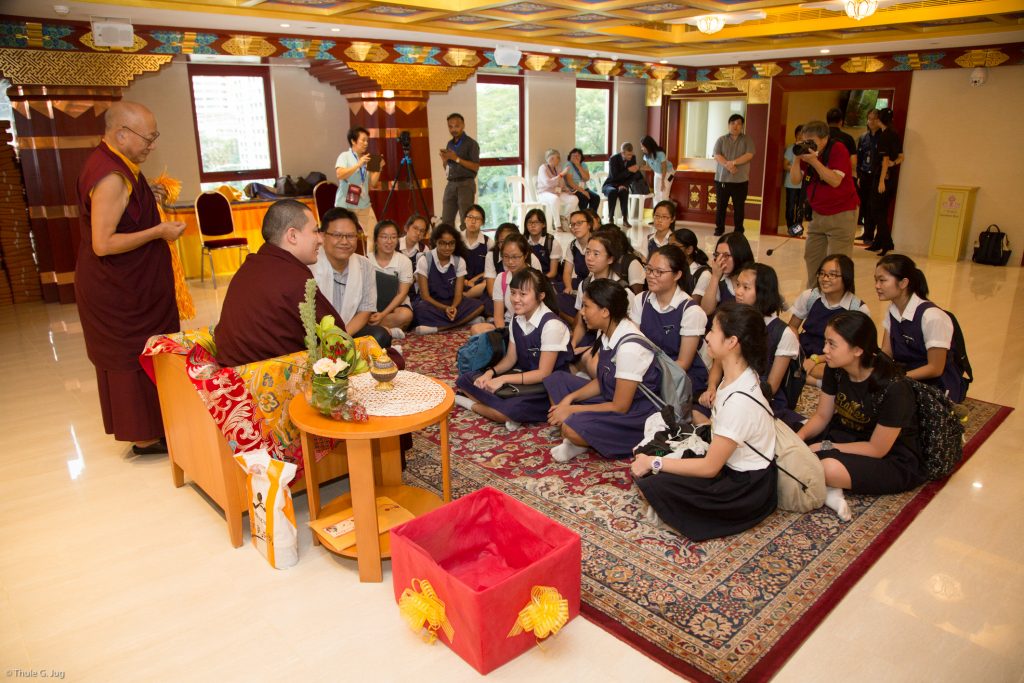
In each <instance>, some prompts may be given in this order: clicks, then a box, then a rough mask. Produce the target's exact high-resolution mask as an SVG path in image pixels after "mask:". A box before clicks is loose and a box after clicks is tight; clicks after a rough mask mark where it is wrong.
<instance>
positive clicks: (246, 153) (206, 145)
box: [192, 76, 270, 173]
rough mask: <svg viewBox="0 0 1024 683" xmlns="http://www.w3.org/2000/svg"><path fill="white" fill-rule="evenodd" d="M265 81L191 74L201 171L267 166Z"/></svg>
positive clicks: (209, 171) (268, 157)
mask: <svg viewBox="0 0 1024 683" xmlns="http://www.w3.org/2000/svg"><path fill="white" fill-rule="evenodd" d="M263 85H264V80H263V79H262V78H260V77H253V76H193V77H192V87H193V94H194V97H195V108H196V123H197V125H198V128H199V145H200V147H201V150H200V151H201V153H202V164H203V171H204V172H205V173H220V172H225V171H246V170H252V169H261V168H270V145H269V142H268V140H269V136H268V132H267V107H266V98H265V95H264V91H263Z"/></svg>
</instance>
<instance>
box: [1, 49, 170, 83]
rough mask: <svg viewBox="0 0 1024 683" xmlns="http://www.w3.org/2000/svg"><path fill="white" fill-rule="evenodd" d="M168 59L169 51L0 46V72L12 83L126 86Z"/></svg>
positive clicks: (165, 62) (160, 65) (157, 67)
mask: <svg viewBox="0 0 1024 683" xmlns="http://www.w3.org/2000/svg"><path fill="white" fill-rule="evenodd" d="M170 61H171V55H136V54H123V53H117V52H63V51H61V52H57V51H53V50H23V49H18V48H0V73H2V74H3V75H4V76H6V77H7V78H8V79H10V81H11V83H12V84H14V85H23V84H41V85H85V86H97V85H101V86H120V87H126V86H127V85H128V84H129V83H131V81H132V79H134V78H135V77H136V76H138V75H139V74H141V73H145V72H147V71H157V70H158V69H159V68H160V67H162V66H163V65H164V64H167V63H168V62H170Z"/></svg>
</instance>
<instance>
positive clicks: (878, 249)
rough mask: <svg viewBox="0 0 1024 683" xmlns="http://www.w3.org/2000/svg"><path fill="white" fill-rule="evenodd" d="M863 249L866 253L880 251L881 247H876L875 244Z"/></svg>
mask: <svg viewBox="0 0 1024 683" xmlns="http://www.w3.org/2000/svg"><path fill="white" fill-rule="evenodd" d="M864 249H865V250H866V251H880V250H881V249H882V247H880V246H878V245H877V244H869V245H868V246H866V247H864Z"/></svg>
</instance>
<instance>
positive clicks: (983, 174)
mask: <svg viewBox="0 0 1024 683" xmlns="http://www.w3.org/2000/svg"><path fill="white" fill-rule="evenodd" d="M970 73H971V70H970V69H942V70H938V71H915V72H914V80H913V84H912V86H911V89H910V104H909V108H908V110H907V130H906V131H901V132H902V133H904V135H905V137H904V145H903V148H904V154H905V156H906V159H905V161H904V162H903V167H902V169H901V170H900V181H899V182H900V185H899V190H898V196H897V198H896V214H895V218H894V220H893V227H894V233H893V236H894V239H895V241H896V247H897V248H898V249H899V250H901V251H907V252H910V253H916V254H927V253H928V245H929V241H930V239H931V229H932V220H933V218H934V215H935V201H936V197H937V192H936V190H935V188H936V186H937V185H940V184H952V185H976V186H979V187H980V188H981V189H979V190H978V195H977V202H976V204H975V207H974V218H973V221H972V229H971V237H970V244H971V245H972V244H973V243H974V239H975V237H977V234H978V232H980V231H981V230H984V229H985V227H986V226H987V225H989V224H990V223H996V224H998V225H999V226H1000V227H1001V228H1002V229H1003V231H1004V232H1007V233H1009V237H1010V242H1011V244H1012V246H1013V250H1014V251H1013V255H1012V256H1011V257H1010V264H1011V265H1019V264H1020V262H1021V249H1022V248H1024V220H1021V215H1022V211H1021V207H1022V202H1021V183H1020V179H1021V177H1022V174H1021V159H1024V134H1022V133H1021V130H1020V124H1019V123H1018V122H1017V121H1018V119H1019V118H1020V112H1021V111H1024V66H1001V67H996V68H993V69H989V73H988V82H987V83H986V84H985V85H983V86H981V87H979V88H975V87H972V86H971V85H970V83H969V82H968V76H969V75H970ZM970 254H971V247H970V245H969V246H968V249H967V257H968V258H970Z"/></svg>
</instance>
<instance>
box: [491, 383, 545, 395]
mask: <svg viewBox="0 0 1024 683" xmlns="http://www.w3.org/2000/svg"><path fill="white" fill-rule="evenodd" d="M547 392H548V390H547V389H545V388H544V383H543V382H537V383H536V384H502V385H501V387H500V388H499V389H498V390H497V391H495V392H494V395H495V396H497V397H498V398H514V397H516V396H537V395H539V394H546V393H547Z"/></svg>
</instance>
